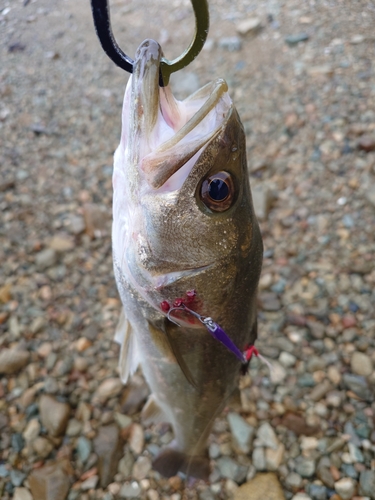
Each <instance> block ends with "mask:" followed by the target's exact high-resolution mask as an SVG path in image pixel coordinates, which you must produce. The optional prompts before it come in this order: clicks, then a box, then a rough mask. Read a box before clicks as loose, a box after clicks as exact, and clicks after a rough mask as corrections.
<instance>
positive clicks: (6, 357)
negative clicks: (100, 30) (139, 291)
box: [0, 0, 375, 500]
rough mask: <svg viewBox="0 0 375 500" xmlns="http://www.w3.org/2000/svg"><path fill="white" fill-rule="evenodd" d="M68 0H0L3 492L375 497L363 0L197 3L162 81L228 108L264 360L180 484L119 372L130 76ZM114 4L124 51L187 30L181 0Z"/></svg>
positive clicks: (371, 126)
mask: <svg viewBox="0 0 375 500" xmlns="http://www.w3.org/2000/svg"><path fill="white" fill-rule="evenodd" d="M86 3H88V2H75V1H74V0H65V1H62V2H53V1H52V0H31V1H27V0H26V1H20V0H17V1H15V0H14V1H12V2H10V1H9V0H0V60H1V64H0V96H1V100H0V144H1V152H0V172H1V175H0V212H1V218H0V262H1V271H0V436H1V437H0V497H1V499H3V500H8V499H10V498H13V499H15V500H32V499H33V498H34V500H44V499H48V500H62V499H64V498H68V499H69V500H74V499H78V498H79V499H82V500H89V499H105V500H112V499H118V498H140V499H147V500H158V499H160V500H167V499H168V500H182V499H200V500H213V499H231V498H234V499H235V500H245V499H246V500H248V499H250V500H265V499H273V500H280V499H284V498H286V499H287V500H289V499H291V498H293V499H294V500H308V499H312V500H325V499H332V500H340V499H341V500H349V499H352V498H356V499H357V500H358V499H359V498H362V499H364V498H370V499H375V453H374V452H375V404H374V402H373V401H374V389H375V373H374V363H375V315H374V304H375V292H374V284H375V266H374V251H375V243H374V228H375V192H374V180H375V80H374V70H373V61H375V35H374V23H375V3H374V2H372V1H366V0H357V1H356V2H353V1H350V0H332V1H319V2H317V1H314V0H311V1H310V2H300V1H297V0H269V1H264V2H252V1H249V0H242V1H240V0H212V1H211V2H210V9H211V30H210V36H209V40H208V43H207V45H206V48H205V50H204V51H203V52H202V54H201V55H200V56H199V58H198V59H197V60H196V61H195V62H194V63H193V64H192V65H191V66H190V67H189V68H188V69H186V70H185V71H184V72H181V73H180V74H177V75H175V77H174V79H173V82H172V83H173V85H174V88H175V91H176V93H177V94H178V95H180V96H183V95H186V94H187V93H190V92H191V91H193V90H195V88H196V87H197V86H200V85H203V84H205V83H206V82H208V81H209V80H210V79H212V78H213V77H219V76H221V77H224V78H226V79H227V81H228V83H229V86H230V90H231V94H232V96H233V99H234V101H235V102H236V105H237V107H238V110H239V113H240V115H241V117H242V120H243V122H244V125H245V129H246V133H247V148H248V157H249V168H250V171H251V183H252V187H253V192H254V200H255V204H256V211H257V214H258V216H259V218H260V220H261V229H262V233H263V237H264V243H265V257H264V266H263V274H262V278H261V283H260V297H259V324H260V333H259V341H258V343H257V346H258V348H259V350H260V352H261V353H262V354H264V355H265V356H266V357H268V359H270V361H271V363H272V365H273V370H272V371H271V372H270V371H269V369H268V368H267V366H266V365H263V364H262V363H259V362H258V361H259V360H258V359H255V360H254V361H252V362H251V367H250V370H249V374H248V375H247V376H245V377H244V378H243V379H242V382H241V387H240V389H241V402H240V403H239V402H237V403H233V405H232V406H230V407H228V408H227V409H226V411H225V412H224V413H223V415H222V416H221V417H220V418H219V419H217V421H216V423H215V426H214V429H213V432H212V435H211V436H210V441H209V445H210V448H209V449H210V456H211V458H212V466H213V472H212V475H211V478H210V482H209V483H208V484H206V483H203V482H197V483H195V484H190V485H188V486H190V488H188V487H187V485H186V483H185V482H184V481H183V480H182V479H181V478H180V477H174V478H171V479H169V480H166V479H163V478H160V476H159V475H158V474H157V473H155V472H154V471H153V470H152V469H151V460H152V457H153V455H154V454H156V453H157V451H158V450H159V448H160V446H162V445H164V444H167V443H168V442H169V441H170V440H171V439H172V434H171V430H170V428H169V426H167V425H157V426H151V427H148V428H144V427H142V426H141V424H140V419H139V412H140V409H141V408H142V406H143V404H144V401H145V399H146V397H147V395H148V389H147V387H146V386H145V384H144V381H143V379H142V375H141V374H137V375H136V376H135V377H134V379H133V381H132V383H131V384H130V385H129V386H128V387H123V386H122V385H121V383H120V382H119V379H118V373H117V360H118V351H119V349H118V346H117V345H116V344H114V342H113V333H114V328H115V325H116V322H117V318H118V315H119V311H120V301H119V298H118V295H117V291H116V286H115V282H114V278H113V274H112V262H111V241H110V225H111V173H112V155H113V152H114V149H115V147H116V146H117V142H118V140H119V135H120V114H121V104H122V97H123V91H124V87H125V84H126V80H127V76H126V75H125V74H124V73H123V72H122V71H121V70H119V69H117V68H116V67H115V66H114V65H113V63H112V62H111V61H110V60H109V59H107V57H106V56H105V55H104V54H103V52H102V50H101V48H100V46H99V44H98V42H97V40H96V37H95V33H94V29H93V25H92V20H91V13H90V9H89V6H88V5H86ZM171 5H172V6H171ZM111 7H112V10H111V13H112V18H113V26H114V31H115V33H116V37H117V39H118V41H119V43H120V45H121V46H122V47H123V48H124V49H125V50H126V51H127V52H128V53H129V54H130V55H132V54H134V51H135V49H136V47H137V45H139V43H140V42H141V41H142V40H143V39H144V38H146V37H153V38H155V39H157V40H159V41H160V42H161V43H162V45H163V48H164V51H165V54H166V56H167V57H169V58H172V57H175V56H177V55H178V54H179V53H180V52H181V51H182V50H183V48H184V47H185V46H186V45H187V43H188V42H189V40H190V36H191V33H192V26H193V20H192V15H191V9H190V4H189V2H188V1H187V0H174V1H172V2H171V1H170V0H168V1H167V0H159V1H158V2H156V3H153V2H146V1H144V0H137V1H135V0H129V1H128V2H125V1H124V0H115V1H113V2H111ZM145 13H147V15H145ZM150 20H152V22H151V21H150ZM248 20H250V21H251V22H249V23H248V24H249V25H248V26H247V27H246V26H244V24H243V23H244V21H248ZM176 27H178V29H176ZM247 29H248V32H247V33H244V32H246V30H247Z"/></svg>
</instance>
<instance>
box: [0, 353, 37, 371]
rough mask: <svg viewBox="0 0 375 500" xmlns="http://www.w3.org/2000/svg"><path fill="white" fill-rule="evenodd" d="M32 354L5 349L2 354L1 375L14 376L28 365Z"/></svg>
mask: <svg viewBox="0 0 375 500" xmlns="http://www.w3.org/2000/svg"><path fill="white" fill-rule="evenodd" d="M29 359H30V353H28V352H27V351H23V350H19V349H17V348H14V349H3V350H2V351H1V352H0V373H4V374H5V375H12V374H13V373H16V372H18V371H19V370H20V369H21V368H23V367H24V366H26V365H27V363H28V362H29Z"/></svg>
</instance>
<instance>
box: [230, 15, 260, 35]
mask: <svg viewBox="0 0 375 500" xmlns="http://www.w3.org/2000/svg"><path fill="white" fill-rule="evenodd" d="M261 29H262V23H261V21H260V19H259V18H258V17H250V18H248V19H245V20H244V21H241V22H239V23H238V24H237V25H236V31H237V33H238V34H240V35H243V36H246V35H255V34H257V33H258V32H259V31H260V30H261Z"/></svg>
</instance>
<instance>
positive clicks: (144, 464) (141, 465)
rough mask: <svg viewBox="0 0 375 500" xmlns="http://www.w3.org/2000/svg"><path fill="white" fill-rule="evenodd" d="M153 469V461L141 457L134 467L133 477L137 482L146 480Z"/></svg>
mask: <svg viewBox="0 0 375 500" xmlns="http://www.w3.org/2000/svg"><path fill="white" fill-rule="evenodd" d="M151 468H152V464H151V460H150V459H149V458H148V457H142V456H141V457H139V458H138V459H137V461H136V462H135V464H134V467H133V477H134V479H136V480H137V481H140V480H141V479H144V478H145V477H146V476H147V474H148V473H149V472H150V470H151Z"/></svg>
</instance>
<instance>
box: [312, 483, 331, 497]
mask: <svg viewBox="0 0 375 500" xmlns="http://www.w3.org/2000/svg"><path fill="white" fill-rule="evenodd" d="M307 493H308V494H309V495H310V497H311V498H312V500H326V499H327V496H328V492H327V488H326V487H325V486H323V485H321V484H310V485H309V487H308V488H307Z"/></svg>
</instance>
